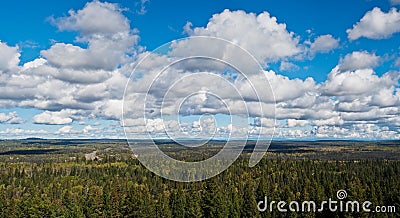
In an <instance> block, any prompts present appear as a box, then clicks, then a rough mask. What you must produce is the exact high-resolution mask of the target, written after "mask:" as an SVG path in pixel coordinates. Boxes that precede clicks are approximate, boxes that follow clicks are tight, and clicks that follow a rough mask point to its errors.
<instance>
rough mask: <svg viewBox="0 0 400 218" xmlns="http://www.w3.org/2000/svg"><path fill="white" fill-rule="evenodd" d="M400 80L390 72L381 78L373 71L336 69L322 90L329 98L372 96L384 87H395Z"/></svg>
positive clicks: (397, 75) (395, 74)
mask: <svg viewBox="0 0 400 218" xmlns="http://www.w3.org/2000/svg"><path fill="white" fill-rule="evenodd" d="M398 80H399V74H398V73H391V72H388V73H385V74H384V75H382V76H381V77H379V76H378V75H376V73H375V72H374V71H373V70H372V69H360V70H355V71H345V72H341V71H339V70H338V69H337V68H335V69H334V70H332V72H331V73H330V74H329V75H328V80H327V81H326V82H325V83H324V84H323V86H322V87H321V89H322V91H323V93H324V94H325V95H329V96H354V95H372V94H374V93H377V92H378V91H379V90H380V89H382V88H383V87H392V86H394V85H395V84H397V83H398Z"/></svg>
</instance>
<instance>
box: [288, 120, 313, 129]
mask: <svg viewBox="0 0 400 218" xmlns="http://www.w3.org/2000/svg"><path fill="white" fill-rule="evenodd" d="M308 124H309V121H308V120H295V119H287V127H289V128H291V127H303V126H306V125H308Z"/></svg>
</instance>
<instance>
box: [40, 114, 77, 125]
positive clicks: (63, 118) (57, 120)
mask: <svg viewBox="0 0 400 218" xmlns="http://www.w3.org/2000/svg"><path fill="white" fill-rule="evenodd" d="M33 121H34V122H35V123H37V124H48V125H63V124H70V123H72V119H71V118H70V117H69V114H68V112H67V111H60V112H50V111H45V112H43V113H41V114H38V115H35V116H34V117H33Z"/></svg>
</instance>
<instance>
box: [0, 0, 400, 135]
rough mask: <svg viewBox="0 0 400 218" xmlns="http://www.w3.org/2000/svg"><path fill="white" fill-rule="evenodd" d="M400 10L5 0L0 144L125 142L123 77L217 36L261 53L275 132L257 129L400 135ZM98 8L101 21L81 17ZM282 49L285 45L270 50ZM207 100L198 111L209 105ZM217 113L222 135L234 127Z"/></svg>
mask: <svg viewBox="0 0 400 218" xmlns="http://www.w3.org/2000/svg"><path fill="white" fill-rule="evenodd" d="M399 8H400V2H399V1H398V0H391V1H390V0H387V1H381V0H379V1H378V0H368V1H367V0H355V1H351V3H350V2H349V1H342V0H340V1H328V2H321V1H312V0H307V1H289V0H285V1H259V0H250V1H240V0H217V1H215V0H213V1H191V2H188V1H162V0H149V1H143V0H142V1H134V0H126V1H108V2H104V1H94V2H87V1H62V2H57V3H56V4H55V3H54V2H53V1H48V0H46V1H41V2H40V7H38V3H37V2H33V1H7V2H4V3H3V4H2V7H1V8H0V19H1V20H2V21H3V22H1V23H0V28H1V31H0V41H1V43H2V44H1V47H0V51H1V52H0V53H2V54H1V55H0V75H1V76H2V78H1V79H2V80H3V82H1V83H0V88H1V89H3V90H4V91H2V93H3V94H2V95H1V96H0V100H1V101H0V137H1V138H24V137H27V136H37V137H44V138H55V137H63V138H70V137H71V138H76V137H81V138H92V137H95V138H96V137H105V138H108V137H118V138H121V137H122V138H123V137H124V133H123V128H122V126H121V123H120V121H119V120H120V117H121V116H120V115H121V114H120V111H121V110H122V109H120V108H121V106H122V104H123V103H121V101H122V97H123V95H124V94H123V92H122V91H121V90H123V89H124V84H125V83H126V81H124V80H123V79H122V78H123V77H124V76H125V77H127V76H128V75H129V73H130V72H132V70H133V67H134V66H135V64H137V61H138V60H140V58H143V57H144V56H145V54H146V52H149V51H152V50H154V49H156V48H157V47H159V46H161V45H163V44H164V43H168V42H170V41H171V40H176V39H180V38H182V37H187V36H212V37H215V36H217V37H220V38H223V39H226V40H229V41H235V40H236V41H238V45H239V46H242V47H243V48H244V49H247V50H248V51H249V52H250V53H252V54H255V57H256V58H257V60H258V61H260V62H261V64H262V65H263V68H264V69H263V70H265V71H266V76H267V78H268V79H269V80H270V83H274V82H271V81H275V82H276V84H271V86H272V89H273V90H274V89H275V90H274V91H276V90H277V91H276V92H275V95H276V96H275V98H276V100H277V102H276V104H277V105H276V111H275V118H276V124H275V125H273V126H271V125H267V124H266V125H265V126H264V124H260V123H262V122H260V123H257V124H255V123H252V124H251V126H252V127H259V126H264V127H266V128H267V129H268V128H273V127H275V128H276V134H275V137H277V138H372V139H380V138H382V139H383V138H385V139H386V138H388V139H393V138H399V134H400V133H399V132H400V127H399V125H400V120H399V118H398V117H399V116H398V115H400V110H399V106H400V94H399V84H398V79H399V76H398V75H399V68H400V43H399V42H400V34H399V32H400V15H399V14H400V12H399ZM226 9H228V10H227V11H224V10H226ZM95 10H98V11H99V13H98V14H97V15H98V17H95V19H92V18H93V17H90V16H86V17H85V15H86V14H90V13H91V11H95ZM103 15H104V16H103ZM107 16H108V17H107ZM273 17H276V20H274V19H272V20H271V18H273ZM108 18H109V19H108ZM364 18H365V19H364ZM244 20H246V22H243V23H242V21H244ZM222 21H225V22H228V23H229V22H231V23H233V24H234V25H236V27H237V31H239V32H236V33H237V34H236V35H235V34H234V35H232V34H231V32H230V29H229V26H225V24H224V23H223V22H222ZM267 22H271V23H270V24H268V25H266V26H264V24H266V23H267ZM126 24H127V25H126ZM189 24H190V25H189ZM107 25H111V26H107ZM227 25H228V24H227ZM274 25H276V26H275V27H276V28H277V29H275V30H272V29H273V28H275V27H274ZM253 27H254V28H253ZM260 29H262V31H260V32H257V30H260ZM103 30H104V31H103ZM240 31H242V32H240ZM251 31H255V32H254V33H253V32H251ZM233 32H234V31H233ZM234 33H235V32H234ZM268 34H269V35H268ZM117 35H118V37H119V38H118V37H117V38H116V36H117ZM274 40H275V41H274ZM318 40H320V41H319V43H317V41H318ZM249 41H255V42H257V43H256V45H259V46H253V45H249V43H248V42H249ZM265 41H268V43H269V44H265V43H263V42H265ZM250 44H251V43H250ZM275 44H276V45H279V46H283V47H279V46H278V47H279V48H278V49H277V50H276V51H274V49H273V47H274V45H275ZM91 46H92V48H91ZM107 46H109V47H107ZM285 48H289V49H288V50H287V51H286V50H285ZM91 49H92V50H91ZM268 49H269V50H271V51H268ZM100 51H102V52H104V53H102V52H100ZM160 58H161V57H160ZM1 59H3V61H1ZM156 67H158V66H155V68H156ZM151 70H152V69H151ZM151 70H149V72H150V71H151ZM183 73H184V74H185V75H186V74H190V72H188V71H185V72H183ZM214 73H215V72H214ZM149 74H150V73H149ZM125 79H127V78H125ZM14 80H15V81H14ZM311 80H312V81H311ZM17 81H19V82H17ZM29 81H32V82H31V85H29ZM346 84H347V85H346ZM349 84H350V85H349ZM351 84H354V85H351ZM193 86H194V87H198V88H201V87H200V86H201V84H198V83H194V84H193ZM286 86H287V88H286V89H285V87H286ZM292 86H295V87H296V89H292V88H293V87H292ZM371 87H373V88H371ZM285 90H287V92H291V93H289V94H288V93H285ZM188 91H193V90H188ZM280 92H282V93H280ZM13 93H14V95H13ZM88 93H92V94H88ZM299 102H302V103H301V104H302V105H301V106H299V104H300V103H299ZM203 103H204V104H200V106H199V107H198V108H199V111H204V107H206V106H207V107H208V106H209V107H211V108H212V106H210V105H211V103H210V102H203ZM267 103H269V102H266V104H267ZM195 106H196V105H195ZM197 106H198V105H197ZM201 106H202V107H201ZM214 106H215V105H214ZM213 109H215V108H213ZM199 111H198V112H196V113H199ZM212 111H215V112H211V114H212V115H215V119H216V120H217V121H218V120H219V123H220V124H219V126H218V128H217V129H218V131H220V132H222V133H223V134H222V135H221V136H223V135H224V134H226V133H227V131H229V129H230V127H228V126H226V125H227V122H228V121H227V120H229V119H228V118H227V117H225V116H224V115H223V114H224V112H223V111H222V112H221V111H218V110H212ZM315 114H318V115H315ZM234 116H240V112H238V114H235V115H234ZM249 116H250V119H249V120H250V122H256V121H257V120H259V119H261V120H263V119H264V120H271V119H273V118H272V117H262V118H260V117H257V116H256V115H255V114H251V115H249ZM149 119H150V118H149ZM151 119H152V120H153V121H154V123H152V125H159V124H160V122H161V121H160V120H159V117H151ZM169 119H170V118H169ZM169 119H167V120H168V122H170V123H169V124H168V125H170V126H174V125H177V124H176V123H172V121H171V120H169ZM198 119H199V116H193V117H190V116H189V117H185V118H184V119H183V120H185V121H186V122H187V123H185V125H186V126H188V127H187V128H186V127H185V128H186V130H185V131H186V134H189V135H190V133H191V132H190V131H197V130H194V129H193V128H200V127H201V124H200V127H199V126H196V125H197V124H196V125H195V124H194V123H193V122H197V121H199V122H200V123H201V122H205V123H206V121H204V120H203V121H201V120H198ZM255 120H256V121H255ZM153 121H152V122H153ZM265 122H266V123H268V122H267V121H265ZM161 123H162V122H161ZM164 125H165V123H164ZM185 125H183V126H185ZM178 126H179V124H178ZM189 126H190V127H189ZM194 126H196V127H194ZM188 128H189V129H188ZM135 129H136V130H137V131H138V132H137V135H138V136H140V135H142V134H143V133H144V132H146V130H145V129H142V128H139V127H138V128H135ZM156 129H157V128H156ZM177 129H179V128H178V127H173V128H172V129H171V131H175V130H177ZM181 129H182V125H181ZM200 129H201V128H200ZM160 131H161V130H160ZM230 131H233V130H232V129H230ZM254 131H258V130H254ZM184 136H187V135H183V136H182V137H184Z"/></svg>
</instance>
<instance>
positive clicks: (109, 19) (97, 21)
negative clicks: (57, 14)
mask: <svg viewBox="0 0 400 218" xmlns="http://www.w3.org/2000/svg"><path fill="white" fill-rule="evenodd" d="M121 11H122V9H121V8H119V6H118V5H117V4H111V3H102V2H99V1H93V2H89V3H87V4H86V5H85V7H84V8H83V9H82V10H78V11H73V10H71V11H70V12H69V16H67V17H61V18H57V19H55V18H52V19H51V20H52V22H53V23H54V24H55V25H56V26H57V27H58V29H59V30H61V31H65V30H72V31H77V32H78V33H79V34H80V36H79V37H77V38H76V40H77V41H78V42H83V43H87V44H88V46H87V48H81V47H79V46H76V45H72V44H65V43H56V44H54V45H53V46H52V47H51V48H50V49H48V50H43V51H41V55H42V56H43V57H44V58H46V59H47V61H48V63H49V64H50V65H52V66H55V67H57V68H69V69H75V70H84V71H83V72H81V74H84V75H86V76H89V77H90V76H92V77H93V76H96V75H90V71H89V72H87V71H85V70H88V69H91V70H99V69H103V70H113V69H115V68H117V67H118V66H119V65H121V64H123V63H125V62H127V61H128V60H130V59H129V56H130V55H131V54H133V53H134V52H135V51H134V45H136V43H137V41H138V36H137V35H136V30H131V29H130V24H129V20H128V19H127V18H126V17H125V16H124V15H123V14H122V13H121ZM77 73H78V72H77Z"/></svg>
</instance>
